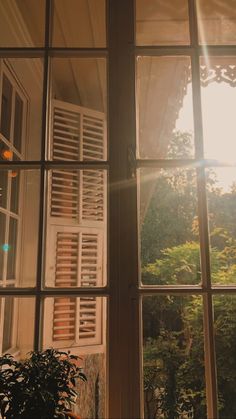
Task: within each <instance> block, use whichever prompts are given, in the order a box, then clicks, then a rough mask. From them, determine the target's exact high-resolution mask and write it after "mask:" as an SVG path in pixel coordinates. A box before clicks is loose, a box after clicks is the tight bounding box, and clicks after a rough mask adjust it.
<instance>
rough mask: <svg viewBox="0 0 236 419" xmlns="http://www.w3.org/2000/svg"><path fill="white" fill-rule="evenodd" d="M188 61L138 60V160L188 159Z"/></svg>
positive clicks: (191, 148)
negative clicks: (139, 158)
mask: <svg viewBox="0 0 236 419" xmlns="http://www.w3.org/2000/svg"><path fill="white" fill-rule="evenodd" d="M190 79H191V66H190V59H189V57H138V61H137V76H136V85H137V110H138V120H137V124H138V126H137V133H138V144H137V150H138V156H139V157H141V158H151V159H152V158H157V159H163V158H170V159H172V158H175V159H179V158H191V157H193V156H194V146H193V110H192V85H191V82H190Z"/></svg>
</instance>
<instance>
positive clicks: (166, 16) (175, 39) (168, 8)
mask: <svg viewBox="0 0 236 419" xmlns="http://www.w3.org/2000/svg"><path fill="white" fill-rule="evenodd" d="M136 28H137V29H136V42H137V45H186V44H189V24H188V2H187V0H136Z"/></svg>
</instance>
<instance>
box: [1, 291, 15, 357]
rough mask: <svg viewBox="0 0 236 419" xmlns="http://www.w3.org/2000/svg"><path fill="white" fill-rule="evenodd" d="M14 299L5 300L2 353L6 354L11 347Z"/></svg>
mask: <svg viewBox="0 0 236 419" xmlns="http://www.w3.org/2000/svg"><path fill="white" fill-rule="evenodd" d="M13 316H14V298H13V297H7V298H5V306H4V322H3V323H4V324H3V340H2V351H3V352H6V351H7V350H8V349H10V348H11V346H12V335H13V330H12V329H13Z"/></svg>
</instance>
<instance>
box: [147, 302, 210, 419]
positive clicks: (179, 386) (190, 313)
mask: <svg viewBox="0 0 236 419" xmlns="http://www.w3.org/2000/svg"><path fill="white" fill-rule="evenodd" d="M142 308H143V390H144V417H145V418H147V419H150V418H199V419H200V418H206V417H207V413H206V400H205V373H204V342H203V326H202V300H201V297H198V296H188V297H174V296H171V295H168V296H162V297H156V296H155V297H154V296H153V297H145V298H143V307H142Z"/></svg>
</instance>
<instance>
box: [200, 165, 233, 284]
mask: <svg viewBox="0 0 236 419" xmlns="http://www.w3.org/2000/svg"><path fill="white" fill-rule="evenodd" d="M206 179H207V196H208V212H209V227H210V241H211V273H212V281H213V283H214V284H221V285H225V284H234V283H236V228H235V220H236V168H229V167H223V168H212V169H209V170H207V175H206Z"/></svg>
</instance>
